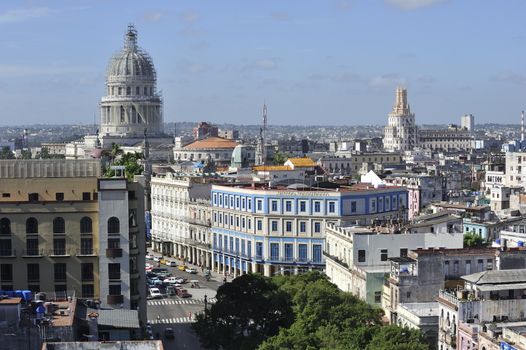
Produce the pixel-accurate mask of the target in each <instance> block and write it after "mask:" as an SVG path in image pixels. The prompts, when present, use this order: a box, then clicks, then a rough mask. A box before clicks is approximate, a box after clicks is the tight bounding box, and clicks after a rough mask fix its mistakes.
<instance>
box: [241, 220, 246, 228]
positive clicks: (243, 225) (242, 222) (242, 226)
mask: <svg viewBox="0 0 526 350" xmlns="http://www.w3.org/2000/svg"><path fill="white" fill-rule="evenodd" d="M245 223H246V220H245V217H242V218H241V228H245Z"/></svg>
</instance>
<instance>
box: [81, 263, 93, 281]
mask: <svg viewBox="0 0 526 350" xmlns="http://www.w3.org/2000/svg"><path fill="white" fill-rule="evenodd" d="M80 269H81V271H80V272H81V275H80V278H81V279H82V281H93V263H82V264H81V268H80Z"/></svg>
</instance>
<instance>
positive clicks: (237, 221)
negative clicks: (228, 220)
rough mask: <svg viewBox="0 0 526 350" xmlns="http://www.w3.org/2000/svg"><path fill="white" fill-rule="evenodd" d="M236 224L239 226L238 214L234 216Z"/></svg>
mask: <svg viewBox="0 0 526 350" xmlns="http://www.w3.org/2000/svg"><path fill="white" fill-rule="evenodd" d="M236 226H237V227H239V216H236Z"/></svg>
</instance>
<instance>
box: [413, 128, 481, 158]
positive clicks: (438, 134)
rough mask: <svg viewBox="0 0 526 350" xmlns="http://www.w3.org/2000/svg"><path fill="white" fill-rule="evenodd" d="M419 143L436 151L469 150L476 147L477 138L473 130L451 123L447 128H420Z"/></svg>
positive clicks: (420, 145)
mask: <svg viewBox="0 0 526 350" xmlns="http://www.w3.org/2000/svg"><path fill="white" fill-rule="evenodd" d="M418 145H419V147H421V148H423V149H430V150H434V151H447V152H452V151H469V150H472V149H474V148H475V138H474V136H473V134H472V132H470V131H468V130H466V129H463V128H459V127H458V126H456V125H450V126H449V127H448V128H447V129H421V130H419V131H418Z"/></svg>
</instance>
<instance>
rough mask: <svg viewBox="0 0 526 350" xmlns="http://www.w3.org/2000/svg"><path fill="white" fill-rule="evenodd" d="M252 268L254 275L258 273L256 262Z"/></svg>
mask: <svg viewBox="0 0 526 350" xmlns="http://www.w3.org/2000/svg"><path fill="white" fill-rule="evenodd" d="M250 266H251V267H252V273H256V272H258V264H257V263H256V262H254V261H253V262H252V263H251V264H250Z"/></svg>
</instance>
